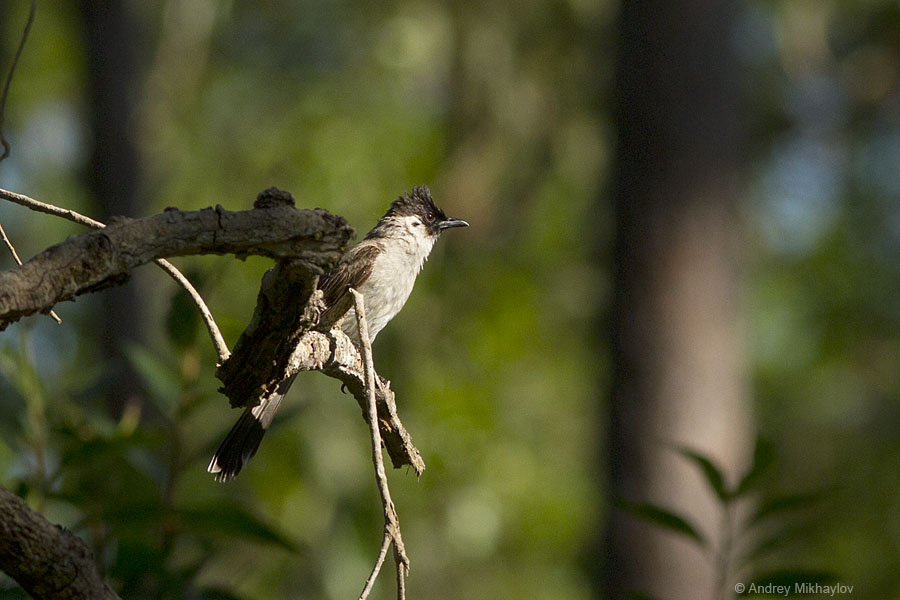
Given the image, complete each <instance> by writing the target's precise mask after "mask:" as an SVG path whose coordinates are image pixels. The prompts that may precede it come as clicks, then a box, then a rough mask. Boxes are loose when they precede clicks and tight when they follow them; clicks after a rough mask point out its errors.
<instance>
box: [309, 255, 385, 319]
mask: <svg viewBox="0 0 900 600" xmlns="http://www.w3.org/2000/svg"><path fill="white" fill-rule="evenodd" d="M379 254H381V248H379V247H378V246H377V245H375V244H360V245H357V246H354V247H353V248H351V249H350V251H349V252H348V253H347V254H346V256H344V258H342V259H341V261H340V262H339V263H338V265H337V266H336V267H335V268H334V269H333V270H332V271H330V272H329V273H327V274H326V275H323V276H322V277H321V278H320V279H319V289H320V290H322V294H323V296H324V298H323V299H324V301H325V306H327V307H328V309H327V311H326V314H325V315H323V320H326V321H328V322H331V323H333V322H334V321H336V320H337V319H340V318H341V317H342V316H343V315H344V313H345V312H347V310H348V309H349V308H350V307H351V306H352V304H353V301H352V299H351V296H350V294H349V293H348V290H349V289H350V288H354V289H357V290H358V289H359V287H360V286H361V285H362V284H363V283H365V281H366V280H367V279H368V278H369V276H370V275H371V274H372V269H373V267H374V264H375V258H376V257H377V256H378V255H379Z"/></svg>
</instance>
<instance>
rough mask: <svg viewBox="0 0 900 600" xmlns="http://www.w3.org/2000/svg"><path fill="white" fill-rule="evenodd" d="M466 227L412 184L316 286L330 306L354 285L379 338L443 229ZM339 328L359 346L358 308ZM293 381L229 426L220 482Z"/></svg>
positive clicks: (255, 440)
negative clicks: (446, 213)
mask: <svg viewBox="0 0 900 600" xmlns="http://www.w3.org/2000/svg"><path fill="white" fill-rule="evenodd" d="M468 225H469V224H468V223H466V222H465V221H462V220H460V219H454V218H452V217H448V216H446V215H445V214H444V211H442V210H441V209H440V208H438V207H437V206H436V205H435V203H434V200H432V198H431V191H430V190H429V189H428V187H427V186H424V185H420V186H416V187H414V188H413V189H412V192H411V193H409V194H406V195H403V196H401V197H399V198H397V199H396V200H394V201H393V202H392V203H391V207H390V208H389V209H388V211H387V212H386V213H385V214H384V216H383V217H381V219H380V220H379V221H378V224H377V225H375V227H374V228H373V229H372V231H370V232H369V233H368V234H367V235H366V237H365V239H363V240H362V241H361V242H360V243H358V244H357V245H356V246H354V247H353V248H351V249H350V250H349V251H348V252H347V254H345V255H344V257H343V258H341V260H340V262H338V264H337V266H336V267H335V268H334V269H333V270H332V271H331V272H329V273H328V274H326V275H324V276H323V277H322V278H320V280H319V284H318V287H319V289H320V290H322V295H323V299H324V302H325V307H326V310H328V309H329V308H334V307H337V306H339V305H346V296H348V295H349V293H350V292H349V289H350V288H353V289H355V290H356V291H358V292H360V293H361V294H362V295H363V301H364V307H365V311H366V323H367V325H368V327H369V337H370V339H371V341H375V337H376V336H377V335H378V332H380V331H381V330H382V329H384V326H385V325H387V324H388V322H389V321H390V320H391V319H393V318H394V316H395V315H396V314H397V313H398V312H400V309H401V308H403V305H404V304H405V303H406V300H407V298H409V294H410V293H411V292H412V289H413V285H414V284H415V283H416V276H417V275H418V274H419V271H421V270H422V266H423V265H424V264H425V259H427V258H428V255H429V254H430V253H431V249H432V248H433V247H434V243H435V242H436V241H437V239H438V238H439V237H440V235H441V232H443V231H444V230H445V229H450V228H452V227H468ZM340 327H341V329H342V330H343V332H344V333H346V334H347V336H348V337H350V339H351V340H353V342H354V343H355V344H356V346H357V347H359V346H360V338H359V330H358V329H357V323H356V311H355V310H354V309H352V308H351V309H350V310H349V311H347V313H346V314H345V315H344V317H343V320H341V321H340ZM293 380H294V377H291V378H289V379H285V380H284V381H283V382H282V383H281V385H280V386H279V388H278V391H277V392H276V393H275V394H273V395H272V396H270V397H269V398H266V399H264V400H263V401H262V402H261V403H260V404H258V405H256V406H254V407H252V408H248V409H246V410H245V411H244V413H243V414H242V415H241V417H240V418H239V419H238V421H237V423H235V425H234V427H232V428H231V431H230V432H229V433H228V435H227V436H226V437H225V440H224V441H223V442H222V444H221V446H219V449H218V450H217V451H216V453H215V455H213V458H212V461H210V463H209V468H208V469H207V470H208V471H209V472H210V473H212V474H214V475H215V478H216V481H230V480H231V479H234V477H235V476H236V475H237V474H238V473H239V472H240V470H241V468H242V467H243V466H244V464H245V463H246V462H247V461H248V460H250V458H251V457H252V456H253V455H254V454H255V453H256V449H257V448H258V447H259V444H260V442H261V441H262V438H263V434H265V432H266V430H267V429H268V428H269V426H270V425H271V424H272V419H273V418H274V417H275V411H277V410H278V407H279V405H280V404H281V399H282V398H283V397H284V395H285V394H286V393H287V391H288V389H289V388H290V386H291V383H293Z"/></svg>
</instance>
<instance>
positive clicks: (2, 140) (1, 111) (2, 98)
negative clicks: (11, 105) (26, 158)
mask: <svg viewBox="0 0 900 600" xmlns="http://www.w3.org/2000/svg"><path fill="white" fill-rule="evenodd" d="M36 10H37V0H31V8H30V9H29V11H28V20H27V21H25V29H24V30H23V31H22V39H21V40H19V47H18V48H16V54H15V56H13V61H12V64H11V65H10V66H9V72H8V73H7V74H6V81H5V82H4V83H3V92H2V94H0V144H3V154H2V155H0V161H2V160H3V159H5V158H6V157H7V156H9V142H7V141H6V136H4V135H3V117H4V116H5V114H6V95H7V94H8V93H9V84H11V83H12V78H13V73H15V72H16V65H18V64H19V57H20V56H22V50H23V49H24V48H25V41H26V40H27V39H28V32H29V31H31V24H32V23H34V13H35V11H36Z"/></svg>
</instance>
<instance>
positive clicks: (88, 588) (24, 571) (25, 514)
mask: <svg viewBox="0 0 900 600" xmlns="http://www.w3.org/2000/svg"><path fill="white" fill-rule="evenodd" d="M0 571H3V572H5V573H6V574H7V575H9V576H10V577H12V578H13V579H14V580H15V581H16V582H17V583H18V584H19V585H20V586H22V589H23V590H25V592H27V593H28V594H30V595H31V596H32V597H34V598H38V599H39V600H77V599H82V598H83V599H85V600H115V599H118V598H119V596H117V595H116V594H115V592H113V591H112V589H111V588H110V587H109V586H108V585H107V584H106V583H105V582H104V581H103V578H102V577H100V574H99V573H98V572H97V566H96V564H95V563H94V557H93V555H92V553H91V551H90V549H88V547H87V546H86V545H85V543H84V542H82V541H81V540H80V539H79V538H78V537H77V536H75V535H74V534H73V533H71V532H70V531H67V530H65V529H63V528H62V527H59V526H58V525H53V524H52V523H50V522H49V521H48V520H47V519H45V518H44V517H42V516H41V515H40V514H38V513H37V512H35V511H34V510H32V509H31V507H29V506H28V505H27V504H26V503H25V501H24V500H22V499H21V498H19V497H18V496H16V495H15V494H13V493H11V492H9V491H8V490H6V489H5V488H3V487H2V486H0Z"/></svg>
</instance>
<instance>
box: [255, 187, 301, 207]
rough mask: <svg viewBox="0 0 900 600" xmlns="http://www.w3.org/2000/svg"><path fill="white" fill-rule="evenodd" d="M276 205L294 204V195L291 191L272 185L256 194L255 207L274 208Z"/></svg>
mask: <svg viewBox="0 0 900 600" xmlns="http://www.w3.org/2000/svg"><path fill="white" fill-rule="evenodd" d="M276 206H294V197H293V196H292V195H291V193H290V192H286V191H284V190H280V189H278V188H277V187H270V188H268V189H265V190H263V191H261V192H260V193H259V194H257V196H256V202H254V203H253V208H274V207H276Z"/></svg>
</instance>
